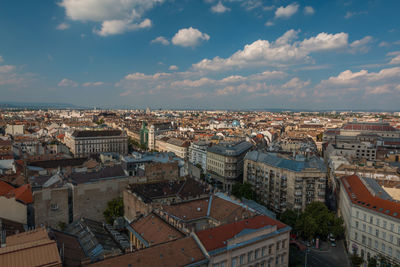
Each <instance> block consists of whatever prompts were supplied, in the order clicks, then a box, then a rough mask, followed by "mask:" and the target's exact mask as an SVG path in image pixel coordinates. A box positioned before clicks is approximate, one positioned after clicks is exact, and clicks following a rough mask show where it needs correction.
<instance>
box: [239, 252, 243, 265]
mask: <svg viewBox="0 0 400 267" xmlns="http://www.w3.org/2000/svg"><path fill="white" fill-rule="evenodd" d="M239 263H240V265H242V264H244V254H243V255H240V258H239Z"/></svg>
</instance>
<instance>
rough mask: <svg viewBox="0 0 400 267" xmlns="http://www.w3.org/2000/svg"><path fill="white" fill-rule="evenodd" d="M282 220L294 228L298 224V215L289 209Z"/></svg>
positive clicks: (282, 215) (283, 214) (282, 216)
mask: <svg viewBox="0 0 400 267" xmlns="http://www.w3.org/2000/svg"><path fill="white" fill-rule="evenodd" d="M280 220H281V221H282V222H284V223H285V224H287V225H290V226H291V227H292V228H294V227H295V226H296V222H297V213H296V212H295V211H293V210H289V209H287V210H285V211H284V212H283V213H282V214H281V217H280Z"/></svg>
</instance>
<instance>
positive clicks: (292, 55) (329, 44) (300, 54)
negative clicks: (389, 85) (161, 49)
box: [193, 30, 349, 71]
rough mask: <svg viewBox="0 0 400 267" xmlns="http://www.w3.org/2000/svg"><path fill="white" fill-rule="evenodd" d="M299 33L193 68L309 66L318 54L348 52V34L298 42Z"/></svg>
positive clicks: (251, 46)
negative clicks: (306, 63)
mask: <svg viewBox="0 0 400 267" xmlns="http://www.w3.org/2000/svg"><path fill="white" fill-rule="evenodd" d="M298 33H299V31H296V30H289V31H287V32H286V33H284V34H283V35H282V36H281V37H279V38H278V39H277V40H276V41H275V42H274V41H272V42H270V41H268V40H257V41H255V42H253V43H251V44H248V45H245V47H244V48H243V49H242V50H239V51H237V52H235V53H234V54H233V55H231V56H230V57H228V58H221V57H218V56H217V57H215V58H213V59H203V60H201V61H200V62H198V63H195V64H193V68H194V69H197V70H209V71H218V70H226V69H232V68H247V67H254V66H268V65H271V66H272V65H278V64H280V65H282V64H293V63H296V62H302V63H304V62H308V61H309V60H310V54H311V53H313V52H318V51H329V50H336V49H342V48H348V47H349V44H348V34H347V33H343V32H341V33H337V34H329V33H324V32H323V33H319V34H318V35H316V36H313V37H310V38H308V39H304V40H303V41H301V42H300V41H295V40H296V39H297V38H298Z"/></svg>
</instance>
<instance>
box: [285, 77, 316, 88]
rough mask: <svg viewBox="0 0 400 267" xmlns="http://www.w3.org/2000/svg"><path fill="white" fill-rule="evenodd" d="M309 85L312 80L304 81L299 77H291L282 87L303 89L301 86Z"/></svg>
mask: <svg viewBox="0 0 400 267" xmlns="http://www.w3.org/2000/svg"><path fill="white" fill-rule="evenodd" d="M308 85H310V80H308V81H302V80H300V79H299V78H298V77H294V78H293V79H291V80H290V81H288V82H287V83H285V84H283V85H282V88H298V89H301V88H303V87H306V86H308Z"/></svg>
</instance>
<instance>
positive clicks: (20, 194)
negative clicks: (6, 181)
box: [14, 184, 33, 204]
mask: <svg viewBox="0 0 400 267" xmlns="http://www.w3.org/2000/svg"><path fill="white" fill-rule="evenodd" d="M14 194H15V199H18V200H20V201H22V202H23V203H25V204H29V203H32V202H33V196H32V190H31V185H29V184H25V185H23V186H20V187H18V188H17V189H15V190H14Z"/></svg>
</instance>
